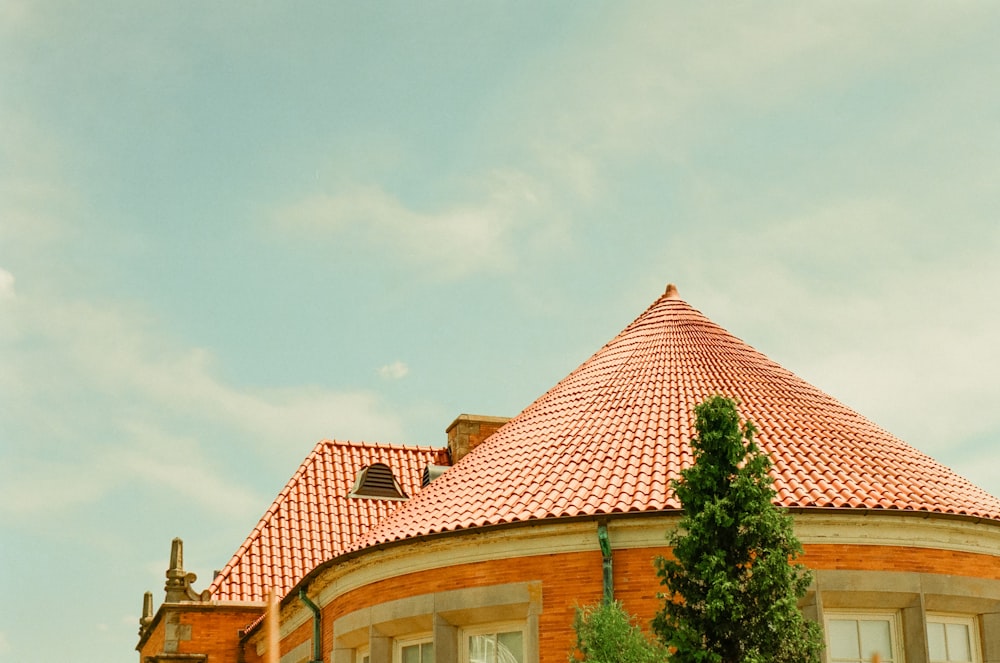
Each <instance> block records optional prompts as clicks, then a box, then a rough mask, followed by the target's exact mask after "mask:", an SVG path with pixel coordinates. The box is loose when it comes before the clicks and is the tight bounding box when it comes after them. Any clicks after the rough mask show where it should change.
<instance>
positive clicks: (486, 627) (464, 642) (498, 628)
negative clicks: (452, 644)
mask: <svg viewBox="0 0 1000 663" xmlns="http://www.w3.org/2000/svg"><path fill="white" fill-rule="evenodd" d="M501 633H520V634H521V660H522V661H527V660H528V651H527V649H528V645H527V638H528V625H527V623H525V622H524V621H506V622H487V623H485V624H475V625H470V626H466V627H462V628H461V629H459V633H458V660H459V663H470V661H469V638H470V637H471V636H474V635H490V634H493V635H500V634H501Z"/></svg>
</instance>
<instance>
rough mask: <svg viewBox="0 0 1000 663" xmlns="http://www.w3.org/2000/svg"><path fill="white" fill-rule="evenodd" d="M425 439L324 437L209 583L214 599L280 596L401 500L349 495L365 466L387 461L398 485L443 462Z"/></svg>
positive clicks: (410, 488)
mask: <svg viewBox="0 0 1000 663" xmlns="http://www.w3.org/2000/svg"><path fill="white" fill-rule="evenodd" d="M446 458H447V456H446V450H445V449H435V448H431V447H409V446H400V445H387V444H372V443H364V442H337V441H329V440H324V441H323V442H320V443H319V444H317V445H316V447H315V448H314V449H313V450H312V453H310V454H309V456H307V457H306V459H305V460H304V461H302V465H300V466H299V469H298V470H297V471H296V472H295V474H294V475H293V476H292V478H291V479H290V480H289V481H288V484H286V485H285V487H284V489H282V491H281V492H280V493H279V494H278V497H277V498H276V499H275V500H274V503H273V504H272V505H271V506H270V508H268V510H267V512H266V513H265V514H264V516H263V517H262V518H261V519H260V522H258V523H257V526H256V527H254V529H253V531H252V532H250V536H248V537H247V539H246V541H244V542H243V545H241V546H240V548H239V550H237V551H236V554H235V555H233V557H232V559H230V560H229V563H228V564H226V566H225V567H224V568H223V569H222V571H221V572H220V573H219V575H217V576H216V577H215V579H214V580H213V581H212V584H211V585H209V588H208V589H209V591H210V592H211V593H212V598H213V599H216V600H221V601H264V600H265V599H266V596H267V591H268V590H269V589H270V588H272V587H273V588H274V589H275V590H277V592H278V594H279V596H284V595H285V594H286V593H288V591H289V590H291V588H292V587H293V586H294V585H295V584H296V583H297V582H298V581H299V580H301V579H302V578H303V577H305V575H306V574H307V573H309V572H310V571H311V570H313V569H314V568H316V567H317V566H318V565H319V564H321V563H322V562H325V561H326V560H328V559H331V558H333V557H335V556H337V555H339V554H340V553H342V552H344V549H345V547H346V545H347V544H348V542H350V541H351V540H353V539H355V538H356V537H358V536H360V535H361V534H362V533H364V532H367V531H368V530H369V529H371V528H372V527H373V526H374V525H375V524H376V523H378V522H379V521H380V520H382V519H383V518H385V517H386V516H387V515H389V514H390V513H391V512H392V511H394V510H395V509H396V508H398V507H399V505H400V504H404V502H402V501H399V500H387V499H376V498H368V497H348V494H349V493H350V492H351V490H352V488H353V487H354V485H355V479H356V477H357V475H358V473H359V472H360V470H361V469H362V468H364V467H368V466H371V465H373V464H375V463H383V464H385V465H386V466H388V467H389V468H390V469H391V470H392V472H393V474H394V475H395V478H396V480H398V482H399V485H400V487H401V488H402V489H403V492H404V493H406V494H407V495H413V494H415V493H417V492H418V491H419V490H420V481H421V477H422V474H423V470H424V467H426V466H427V465H428V464H441V463H444V462H446Z"/></svg>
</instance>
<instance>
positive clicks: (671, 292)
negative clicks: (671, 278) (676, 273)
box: [663, 283, 681, 299]
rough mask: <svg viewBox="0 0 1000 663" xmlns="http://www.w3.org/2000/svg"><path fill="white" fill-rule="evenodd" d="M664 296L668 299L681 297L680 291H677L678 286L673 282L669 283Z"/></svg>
mask: <svg viewBox="0 0 1000 663" xmlns="http://www.w3.org/2000/svg"><path fill="white" fill-rule="evenodd" d="M663 296H664V297H666V298H667V299H680V298H681V295H680V293H679V292H677V286H675V285H674V284H673V283H668V284H667V291H666V292H664V293H663Z"/></svg>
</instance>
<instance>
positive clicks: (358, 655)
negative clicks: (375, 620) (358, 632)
mask: <svg viewBox="0 0 1000 663" xmlns="http://www.w3.org/2000/svg"><path fill="white" fill-rule="evenodd" d="M370 651H371V649H370V648H369V646H368V644H367V643H366V644H364V645H363V646H361V647H358V648H357V649H355V650H354V663H365V656H368V661H369V663H370V662H371V656H369V652H370Z"/></svg>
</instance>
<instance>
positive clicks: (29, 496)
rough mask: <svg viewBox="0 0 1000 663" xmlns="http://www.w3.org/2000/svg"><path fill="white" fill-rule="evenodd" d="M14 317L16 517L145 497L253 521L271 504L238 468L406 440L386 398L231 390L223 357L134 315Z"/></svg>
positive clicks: (95, 311) (10, 349)
mask: <svg viewBox="0 0 1000 663" xmlns="http://www.w3.org/2000/svg"><path fill="white" fill-rule="evenodd" d="M7 309H8V310H7V311H6V312H5V315H4V316H2V320H0V356H2V357H3V358H4V359H3V363H4V366H3V371H0V397H2V399H3V400H4V402H5V404H6V405H8V406H9V408H8V409H6V412H5V418H4V421H3V426H4V431H5V435H4V437H5V441H4V444H5V449H4V453H5V462H4V463H3V468H2V474H3V477H2V481H0V486H2V488H0V491H2V493H3V495H2V499H0V504H3V505H4V508H3V512H4V513H6V514H7V515H9V516H15V517H26V516H32V517H34V516H38V515H40V514H45V513H55V512H58V511H63V510H66V509H71V508H73V507H74V506H79V505H83V504H89V503H93V502H95V501H96V500H99V499H101V498H103V497H104V496H106V495H108V494H109V493H110V492H111V491H113V490H115V489H117V488H119V487H122V486H126V485H135V484H141V485H144V486H145V487H147V488H149V489H150V490H154V491H156V492H158V493H161V494H169V495H173V496H174V497H175V498H179V499H183V500H185V501H187V502H189V503H191V504H194V505H197V506H198V507H199V508H201V509H204V510H207V511H209V512H212V513H216V514H221V515H225V516H233V515H236V514H243V515H246V514H247V513H248V512H253V511H256V510H257V508H259V505H260V501H261V497H260V496H259V495H256V494H254V493H253V492H252V490H250V489H248V488H247V487H246V486H247V483H246V477H245V476H244V475H243V474H241V470H240V468H241V467H242V463H234V462H233V459H234V458H244V457H247V458H256V459H257V462H258V463H260V462H263V463H264V464H273V463H274V462H280V464H281V465H282V466H293V465H292V463H295V462H297V461H298V460H299V459H300V458H301V457H302V455H303V453H304V451H303V450H304V449H308V447H309V446H310V445H311V444H312V443H314V442H316V441H318V440H319V439H322V438H324V437H339V438H345V439H346V438H353V439H390V440H392V439H399V438H400V427H399V421H398V419H397V418H396V416H395V415H394V414H393V413H392V412H391V411H388V410H387V409H386V408H384V407H383V406H382V404H381V403H380V401H379V400H378V398H377V397H376V396H375V395H374V394H372V393H369V392H365V391H333V390H330V389H324V388H320V387H300V388H292V389H275V388H272V389H248V388H244V387H240V386H237V385H233V384H229V383H227V382H225V381H223V380H221V379H220V378H219V377H218V376H217V375H216V374H215V371H214V366H213V363H214V362H213V359H212V357H211V356H210V355H209V353H207V352H206V351H204V350H200V349H191V348H183V347H181V346H179V345H178V344H177V343H176V342H174V341H173V340H172V339H170V338H168V337H166V336H164V335H163V334H162V333H160V332H159V331H158V330H157V329H156V326H155V324H154V322H155V321H153V320H150V319H147V318H144V317H143V316H140V315H137V314H135V313H130V312H128V311H125V310H123V309H121V308H116V307H113V306H110V305H103V306H99V305H96V304H93V303H87V302H63V301H55V300H46V301H41V300H38V299H37V298H30V297H25V296H21V297H18V298H17V299H16V300H13V301H11V302H9V305H8V306H7ZM290 442H291V443H292V444H289V443H290ZM303 444H304V445H306V446H305V447H303V446H302V445H303Z"/></svg>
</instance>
